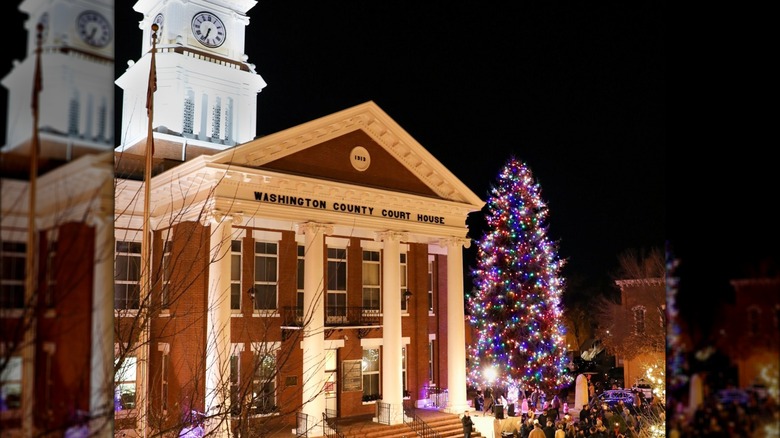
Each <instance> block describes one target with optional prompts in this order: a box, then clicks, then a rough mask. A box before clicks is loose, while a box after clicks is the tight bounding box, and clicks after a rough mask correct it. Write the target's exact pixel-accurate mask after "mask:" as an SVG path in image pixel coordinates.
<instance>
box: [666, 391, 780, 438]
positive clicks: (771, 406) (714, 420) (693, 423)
mask: <svg viewBox="0 0 780 438" xmlns="http://www.w3.org/2000/svg"><path fill="white" fill-rule="evenodd" d="M667 416H668V418H669V422H668V423H669V424H668V427H669V433H668V436H669V437H674V438H679V437H707V438H732V437H765V436H766V437H771V436H774V437H778V436H780V409H779V408H778V403H777V400H775V398H774V397H772V396H771V395H770V396H768V397H766V398H765V399H762V400H759V399H758V397H757V395H756V394H750V398H749V399H748V402H747V403H745V404H743V403H738V402H736V401H732V402H728V403H722V402H719V401H718V400H717V399H716V398H715V397H712V396H710V397H706V398H705V399H704V400H703V402H702V403H701V404H699V405H698V406H697V407H695V408H694V409H693V410H692V411H691V410H690V409H686V407H685V405H684V404H683V403H682V401H679V400H675V399H670V402H669V404H668V408H667Z"/></svg>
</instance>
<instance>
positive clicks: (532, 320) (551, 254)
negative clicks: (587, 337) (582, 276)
mask: <svg viewBox="0 0 780 438" xmlns="http://www.w3.org/2000/svg"><path fill="white" fill-rule="evenodd" d="M487 205H488V209H489V211H488V215H487V218H486V219H487V224H488V227H489V231H488V232H487V233H486V234H485V236H484V237H483V238H482V240H481V241H479V242H478V246H477V254H478V255H477V268H476V269H474V270H473V276H474V283H475V292H474V293H473V295H469V296H468V297H467V298H468V304H469V309H470V315H469V322H470V324H471V325H472V326H473V327H474V328H475V329H476V330H477V336H476V339H475V343H474V344H473V345H470V346H469V356H470V363H469V370H468V382H469V384H470V385H474V386H478V387H489V386H503V387H507V388H512V387H518V386H519V387H520V388H522V389H523V390H525V391H530V390H533V389H537V390H541V391H544V392H555V391H556V390H557V389H558V388H560V387H562V386H565V385H568V384H569V383H571V381H572V380H573V376H571V375H569V374H567V373H566V364H567V363H568V359H567V356H566V342H565V338H564V337H565V331H564V330H565V329H564V326H563V322H562V319H561V318H562V314H561V302H560V296H561V293H562V291H563V285H564V282H563V278H561V277H560V275H559V273H560V270H561V268H562V266H563V261H562V260H560V258H559V257H558V255H557V253H556V251H557V245H556V244H555V243H553V242H551V241H550V240H549V238H548V237H547V228H546V226H545V221H546V219H547V215H548V208H547V205H546V203H545V202H544V201H543V200H542V198H541V188H540V186H539V184H538V183H537V182H536V181H535V180H534V178H533V175H532V173H531V170H530V169H529V168H528V167H527V166H526V165H525V164H524V163H522V162H520V161H518V160H517V159H516V158H514V157H511V158H510V159H509V160H508V161H507V163H506V165H505V166H504V168H503V169H502V171H501V173H500V174H499V177H498V179H497V184H495V185H494V186H493V187H492V188H491V196H490V197H489V199H488V202H487ZM493 373H495V374H493Z"/></svg>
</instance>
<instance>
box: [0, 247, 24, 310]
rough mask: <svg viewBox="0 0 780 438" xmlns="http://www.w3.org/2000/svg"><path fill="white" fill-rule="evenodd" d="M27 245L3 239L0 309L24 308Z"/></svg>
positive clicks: (0, 268)
mask: <svg viewBox="0 0 780 438" xmlns="http://www.w3.org/2000/svg"><path fill="white" fill-rule="evenodd" d="M26 251H27V245H26V244H25V243H22V242H8V241H3V243H2V245H1V246H0V309H22V308H24V281H25V275H24V272H25V262H26V260H27V254H26Z"/></svg>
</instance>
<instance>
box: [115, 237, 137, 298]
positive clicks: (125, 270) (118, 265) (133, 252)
mask: <svg viewBox="0 0 780 438" xmlns="http://www.w3.org/2000/svg"><path fill="white" fill-rule="evenodd" d="M140 281H141V244H140V243H139V242H124V241H121V240H119V241H117V242H116V252H115V261H114V309H138V307H139V292H140V291H139V289H138V287H139V285H140Z"/></svg>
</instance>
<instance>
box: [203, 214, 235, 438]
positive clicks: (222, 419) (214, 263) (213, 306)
mask: <svg viewBox="0 0 780 438" xmlns="http://www.w3.org/2000/svg"><path fill="white" fill-rule="evenodd" d="M209 219H210V222H211V237H210V240H209V248H210V254H209V289H208V300H207V302H208V308H207V309H206V336H207V340H206V394H205V396H206V403H205V406H206V415H207V416H209V417H212V421H209V422H207V424H206V428H207V432H208V434H209V436H214V437H227V436H228V435H229V428H230V421H229V420H230V415H229V414H228V413H229V412H230V409H229V408H230V407H229V403H230V313H231V312H230V260H231V257H230V243H231V240H232V234H233V222H236V223H240V221H241V218H240V217H239V216H236V215H233V216H230V215H224V214H221V213H219V212H216V211H215V212H212V213H211V214H210V215H209Z"/></svg>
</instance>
